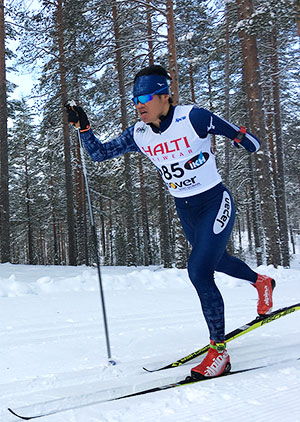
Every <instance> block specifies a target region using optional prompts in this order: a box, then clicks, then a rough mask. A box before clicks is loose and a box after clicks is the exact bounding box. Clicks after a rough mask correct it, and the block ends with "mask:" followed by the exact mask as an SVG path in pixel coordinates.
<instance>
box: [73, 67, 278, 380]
mask: <svg viewBox="0 0 300 422" xmlns="http://www.w3.org/2000/svg"><path fill="white" fill-rule="evenodd" d="M169 80H171V78H170V76H169V75H168V73H167V71H166V70H165V69H164V68H163V67H161V66H159V65H152V66H149V67H146V68H144V69H142V70H141V71H140V72H138V73H137V75H136V77H135V79H134V85H133V102H134V105H135V108H136V110H137V112H138V114H139V116H140V118H141V121H139V122H137V123H135V124H134V125H132V126H130V127H128V128H127V129H126V130H124V131H123V133H122V134H121V135H120V136H119V137H117V138H115V139H113V140H111V141H110V142H107V143H102V142H100V141H99V139H97V138H96V137H95V135H94V133H93V131H92V129H91V127H90V124H89V121H88V119H87V116H86V114H85V112H84V111H83V109H82V108H81V107H77V106H68V107H67V109H68V120H69V122H70V123H71V124H74V125H75V126H76V127H77V128H79V127H80V136H81V139H82V141H83V144H84V146H85V148H86V150H87V151H88V153H89V154H90V156H91V158H92V159H93V160H94V161H103V160H108V159H111V158H114V157H118V156H120V155H122V154H125V153H126V152H129V151H138V152H140V153H142V154H144V155H146V156H147V157H148V158H149V159H150V160H151V161H152V162H153V164H154V165H155V166H156V167H157V168H158V170H159V172H160V174H161V177H162V179H163V181H164V182H165V183H166V186H167V188H168V190H169V192H170V193H171V195H172V196H173V197H174V199H175V204H176V208H177V212H178V216H179V218H180V221H181V224H182V227H183V229H184V232H185V235H186V237H187V239H188V241H189V242H190V243H191V245H192V252H191V254H190V257H189V261H188V274H189V277H190V279H191V282H192V283H193V285H194V287H195V289H196V291H197V293H198V296H199V299H200V302H201V306H202V310H203V314H204V317H205V320H206V322H207V325H208V329H209V334H210V349H209V351H208V353H207V355H206V357H205V358H204V360H203V361H202V362H201V363H200V364H199V365H197V366H196V367H194V368H193V369H192V371H191V373H192V376H193V377H195V378H197V379H199V378H203V377H215V376H219V375H221V374H222V373H224V372H227V371H229V370H230V358H229V355H228V352H227V350H226V343H225V328H224V303H223V299H222V296H221V294H220V291H219V289H218V288H217V286H216V284H215V281H214V272H215V271H219V272H222V273H225V274H228V275H230V276H232V277H236V278H239V279H244V280H247V281H249V282H250V283H251V284H252V286H254V287H255V288H256V289H257V292H258V305H257V312H258V314H260V315H264V314H267V313H269V312H270V311H271V309H272V295H273V289H274V287H275V281H274V280H273V279H272V278H270V277H267V276H265V275H260V274H257V273H256V272H254V271H252V270H251V269H250V268H249V266H248V265H247V264H245V263H244V262H243V261H241V260H240V259H238V258H235V257H233V256H230V255H229V254H228V253H227V251H226V245H227V242H228V239H229V237H230V233H231V231H232V228H233V224H234V218H235V208H234V204H233V200H232V197H231V194H230V192H229V190H228V189H227V188H226V187H225V186H224V185H223V184H222V181H221V176H220V174H219V172H218V170H217V167H216V161H215V157H214V154H213V151H212V148H211V140H210V134H215V135H223V136H226V137H227V138H229V139H232V140H233V141H234V143H235V144H236V145H241V146H242V147H243V148H245V149H246V150H247V151H249V152H256V151H257V150H258V149H259V146H260V141H259V140H258V139H257V138H256V137H255V136H254V135H252V134H251V133H249V132H246V130H245V128H244V127H238V126H236V125H234V124H232V123H229V122H227V121H226V120H224V119H222V118H221V117H218V116H216V115H215V114H213V113H211V112H210V111H208V110H206V109H204V108H199V107H198V106H196V105H177V106H173V105H172V100H171V97H170V92H169V86H168V81H169Z"/></svg>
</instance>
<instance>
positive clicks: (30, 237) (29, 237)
mask: <svg viewBox="0 0 300 422" xmlns="http://www.w3.org/2000/svg"><path fill="white" fill-rule="evenodd" d="M24 164H25V201H26V220H27V242H28V263H29V264H31V265H33V264H35V262H34V261H35V260H34V254H33V234H32V230H33V229H32V221H31V220H32V219H31V207H30V200H31V198H30V181H29V169H28V157H27V142H26V138H25V141H24Z"/></svg>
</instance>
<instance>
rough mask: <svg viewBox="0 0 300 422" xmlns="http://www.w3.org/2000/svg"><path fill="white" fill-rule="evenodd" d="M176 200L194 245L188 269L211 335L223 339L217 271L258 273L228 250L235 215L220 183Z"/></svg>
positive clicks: (240, 274)
mask: <svg viewBox="0 0 300 422" xmlns="http://www.w3.org/2000/svg"><path fill="white" fill-rule="evenodd" d="M224 201H225V202H224ZM175 203H176V208H177V212H178V216H179V218H180V221H181V223H182V227H183V229H184V232H185V234H186V237H187V239H188V241H189V242H190V243H191V245H192V252H191V255H190V258H189V262H188V273H189V277H190V279H191V281H192V283H193V285H194V287H195V288H196V290H197V293H198V296H199V298H200V302H201V306H202V310H203V314H204V317H205V319H206V322H207V325H208V328H209V332H210V339H211V340H214V341H216V342H221V341H224V336H225V327H224V325H225V324H224V303H223V299H222V296H221V293H220V291H219V289H218V287H217V286H216V284H215V281H214V271H220V272H223V273H225V274H228V275H230V276H232V277H237V278H243V279H245V280H248V281H249V282H252V283H255V281H256V279H257V274H256V273H255V272H254V271H252V270H251V269H250V268H249V267H248V265H247V264H245V263H244V262H243V261H241V260H240V259H238V258H235V257H232V256H230V255H229V254H228V253H227V251H226V245H227V243H228V240H229V237H230V234H231V231H232V228H233V224H234V218H235V209H234V204H233V200H232V197H231V195H230V193H229V191H228V190H227V189H226V188H225V187H224V186H223V185H222V183H220V184H219V185H217V186H215V187H214V188H212V189H210V190H208V191H206V192H203V193H201V194H199V195H195V196H191V197H187V198H175Z"/></svg>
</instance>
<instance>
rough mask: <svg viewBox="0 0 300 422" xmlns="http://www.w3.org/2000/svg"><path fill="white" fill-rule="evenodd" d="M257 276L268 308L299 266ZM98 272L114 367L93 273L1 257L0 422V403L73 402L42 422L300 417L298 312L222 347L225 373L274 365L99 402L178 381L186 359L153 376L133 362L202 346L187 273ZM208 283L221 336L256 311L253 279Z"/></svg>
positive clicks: (290, 285) (298, 295)
mask: <svg viewBox="0 0 300 422" xmlns="http://www.w3.org/2000/svg"><path fill="white" fill-rule="evenodd" d="M258 271H259V272H260V273H262V274H268V275H270V276H272V277H274V278H275V279H276V282H277V287H276V289H275V292H274V309H277V308H280V307H284V306H288V305H291V304H294V303H298V302H300V300H299V299H300V284H299V283H300V264H299V262H297V261H296V260H294V262H293V265H292V268H291V269H283V268H279V269H275V268H273V267H272V266H268V267H267V266H262V267H259V268H258ZM102 278H103V285H104V290H105V301H106V308H107V317H108V326H109V334H110V342H111V349H112V354H113V357H114V358H115V359H116V361H117V364H116V365H115V366H111V365H109V364H108V361H107V351H106V343H105V336H104V329H103V319H102V313H101V307H100V295H99V288H98V279H97V271H96V269H95V268H88V267H84V266H82V267H59V266H48V267H46V266H29V265H27V266H25V265H12V264H0V373H1V379H0V421H1V422H12V421H16V420H19V419H17V418H16V417H15V416H13V415H11V414H10V413H9V412H8V411H7V408H8V407H11V408H12V409H14V410H19V411H20V413H23V414H25V415H32V414H33V415H34V414H36V413H39V412H40V411H42V412H43V411H46V412H47V411H51V410H55V409H70V408H72V407H74V409H70V410H66V411H63V412H61V413H57V414H54V415H51V416H47V417H44V418H42V419H41V420H43V421H45V422H47V421H49V422H50V421H51V422H53V421H55V422H150V421H151V422H170V421H172V422H179V421H180V422H185V421H189V422H190V421H193V422H194V421H195V422H197V421H216V420H220V418H221V419H222V420H223V421H225V422H226V421H230V422H235V421H239V422H248V421H249V422H250V421H251V422H252V421H253V420H255V421H256V422H260V421H263V422H268V421H272V422H276V421H280V422H281V421H282V420H284V421H293V422H296V421H300V401H299V391H300V361H299V360H297V359H298V358H300V351H299V350H300V312H295V313H293V314H290V315H287V316H285V317H283V318H280V319H278V320H276V321H274V322H272V323H270V324H267V325H265V326H263V327H260V328H258V329H256V330H254V331H251V332H249V333H247V334H245V335H244V336H242V337H239V338H237V339H235V340H234V341H232V342H230V343H228V351H229V353H230V356H231V362H232V369H233V370H238V369H241V368H248V367H252V366H260V365H265V364H269V363H274V365H272V366H269V367H267V368H261V369H257V370H255V371H250V372H247V373H243V374H237V375H233V376H231V377H224V378H219V379H212V380H209V381H205V382H203V383H198V384H192V385H188V386H182V387H178V388H175V389H171V390H165V391H159V392H156V393H152V394H147V395H144V396H137V397H134V398H127V399H123V400H119V401H111V402H105V403H103V402H102V403H101V402H100V401H101V400H102V399H103V398H104V397H105V396H106V397H108V398H109V397H114V396H116V395H118V394H120V393H125V392H131V391H134V389H135V388H136V387H137V386H140V385H143V386H144V387H153V386H156V385H163V384H165V383H166V382H169V381H170V380H174V381H175V380H178V379H180V378H184V377H185V376H186V375H188V374H189V371H190V368H191V367H192V366H193V365H194V364H195V362H192V364H190V363H189V364H186V365H183V366H181V367H178V368H173V369H170V370H166V371H162V372H157V373H147V372H145V371H144V370H143V369H142V367H143V366H145V367H148V368H154V367H156V366H160V365H161V364H168V363H170V362H172V361H173V360H177V359H179V358H181V357H183V356H185V355H187V354H189V353H191V352H193V351H195V350H197V349H198V348H200V347H202V346H204V345H206V344H207V343H208V332H207V328H206V324H205V322H204V319H203V316H202V313H201V310H200V305H199V302H198V299H197V296H196V294H195V292H194V290H193V287H192V286H191V284H190V282H189V280H188V276H187V273H186V271H185V270H178V269H175V268H173V269H163V268H160V267H147V268H146V267H138V268H133V267H130V268H128V267H103V268H102ZM216 281H217V284H218V286H219V287H220V289H221V291H222V294H223V297H224V301H225V308H226V332H229V331H231V330H233V329H235V328H237V327H239V326H242V325H243V324H245V323H247V322H249V321H251V320H252V319H253V318H255V316H256V290H255V289H254V288H253V287H252V286H250V285H249V284H248V283H247V282H245V281H243V280H237V279H232V278H230V277H228V276H225V275H224V274H219V273H217V274H216ZM198 360H199V359H198ZM196 361H197V360H196ZM111 388H114V389H115V391H114V393H112V391H111ZM113 394H114V395H113ZM61 398H65V400H63V401H62V400H60V399H61ZM97 401H99V403H98V404H94V405H90V406H84V405H85V404H88V403H91V402H97ZM45 402H47V404H45ZM81 405H82V406H83V407H80V406H81Z"/></svg>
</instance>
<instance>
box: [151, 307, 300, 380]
mask: <svg viewBox="0 0 300 422" xmlns="http://www.w3.org/2000/svg"><path fill="white" fill-rule="evenodd" d="M299 309H300V303H296V304H295V305H291V306H286V307H285V308H280V309H277V310H276V311H273V312H272V313H270V314H268V315H265V316H258V317H256V318H255V319H253V320H252V321H250V322H248V324H245V325H243V326H241V327H239V328H236V329H235V330H233V331H231V332H230V333H228V334H226V336H225V340H226V342H229V341H232V340H234V339H236V338H237V337H240V336H242V335H244V334H246V333H248V332H249V331H252V330H255V329H256V328H258V327H261V326H262V325H265V324H268V323H269V322H272V321H275V320H276V319H278V318H281V317H283V316H285V315H289V314H291V313H292V312H295V311H298V310H299ZM208 349H209V344H207V345H206V346H204V347H202V348H201V349H198V350H196V351H195V352H193V353H191V354H189V355H187V356H184V357H183V358H181V359H178V360H177V361H175V362H172V363H170V364H168V365H165V366H162V367H161V368H156V369H147V368H145V367H143V369H144V370H145V371H147V372H157V371H162V370H164V369H169V368H176V367H177V366H180V365H183V364H184V363H186V362H189V361H190V360H192V359H195V358H197V357H199V356H201V355H203V354H204V353H206V352H207V351H208Z"/></svg>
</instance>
